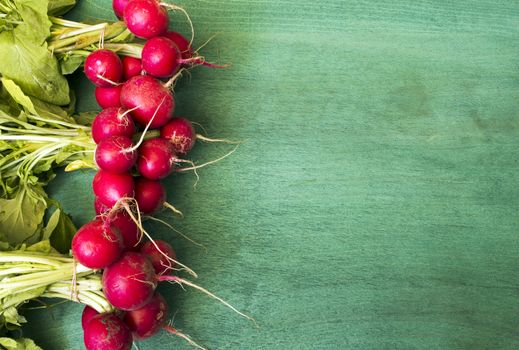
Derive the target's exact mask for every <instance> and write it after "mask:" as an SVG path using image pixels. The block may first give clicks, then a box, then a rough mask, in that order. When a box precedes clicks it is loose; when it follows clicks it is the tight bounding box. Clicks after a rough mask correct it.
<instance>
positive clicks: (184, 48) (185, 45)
mask: <svg viewBox="0 0 519 350" xmlns="http://www.w3.org/2000/svg"><path fill="white" fill-rule="evenodd" d="M163 36H165V37H166V38H168V39H169V40H171V41H173V42H174V43H175V45H177V47H178V49H179V50H180V53H181V55H182V58H183V59H185V60H187V59H189V58H191V57H193V48H192V47H191V45H190V44H189V40H187V39H186V38H185V37H184V36H183V35H182V34H180V33H178V32H166V33H164V34H163Z"/></svg>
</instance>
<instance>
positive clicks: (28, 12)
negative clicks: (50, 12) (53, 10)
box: [14, 0, 52, 44]
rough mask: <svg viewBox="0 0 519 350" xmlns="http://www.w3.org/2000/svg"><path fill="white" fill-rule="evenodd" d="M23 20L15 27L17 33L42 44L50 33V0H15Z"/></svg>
mask: <svg viewBox="0 0 519 350" xmlns="http://www.w3.org/2000/svg"><path fill="white" fill-rule="evenodd" d="M14 3H15V6H16V9H17V11H18V14H19V15H20V17H21V18H22V20H23V23H21V24H19V25H18V26H17V27H16V28H15V30H14V31H15V32H16V35H18V36H20V37H22V36H23V37H25V38H27V39H31V40H33V41H35V42H36V43H37V44H42V43H43V42H44V41H45V40H46V39H47V38H48V37H49V35H50V26H51V25H52V23H51V22H50V20H49V17H48V16H47V8H48V0H14Z"/></svg>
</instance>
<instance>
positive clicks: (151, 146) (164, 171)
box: [137, 137, 177, 180]
mask: <svg viewBox="0 0 519 350" xmlns="http://www.w3.org/2000/svg"><path fill="white" fill-rule="evenodd" d="M176 160H177V157H176V155H175V150H174V149H173V146H172V145H171V144H170V143H169V141H168V140H166V139H163V138H160V137H158V138H154V139H150V140H146V141H144V142H143V143H142V145H141V147H140V148H139V158H138V159H137V170H139V173H140V174H141V175H142V176H144V177H145V178H147V179H150V180H160V179H163V178H165V177H166V176H168V175H169V174H171V172H172V171H173V169H174V167H175V161H176Z"/></svg>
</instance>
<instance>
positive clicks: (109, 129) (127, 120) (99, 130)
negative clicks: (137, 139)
mask: <svg viewBox="0 0 519 350" xmlns="http://www.w3.org/2000/svg"><path fill="white" fill-rule="evenodd" d="M129 113H130V112H129V111H124V110H123V109H122V108H116V107H111V108H107V109H104V110H103V111H101V113H99V114H98V115H97V116H96V117H95V118H94V121H93V122H92V138H93V139H94V142H95V143H99V142H101V141H102V140H104V139H106V138H108V137H110V136H126V137H128V138H131V137H132V136H133V134H134V133H135V124H134V122H133V119H132V118H131V116H130V115H129Z"/></svg>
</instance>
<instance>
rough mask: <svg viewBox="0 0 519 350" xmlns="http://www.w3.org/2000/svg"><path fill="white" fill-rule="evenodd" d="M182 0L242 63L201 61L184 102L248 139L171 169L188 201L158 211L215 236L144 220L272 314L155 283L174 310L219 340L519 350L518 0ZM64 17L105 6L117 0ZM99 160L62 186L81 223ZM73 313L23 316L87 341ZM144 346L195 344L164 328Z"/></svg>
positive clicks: (101, 14)
mask: <svg viewBox="0 0 519 350" xmlns="http://www.w3.org/2000/svg"><path fill="white" fill-rule="evenodd" d="M179 4H180V5H183V6H185V8H186V9H187V10H188V11H189V13H190V14H191V16H192V19H193V22H194V24H195V27H196V30H197V40H196V43H197V44H201V43H203V42H204V41H205V40H206V39H207V38H209V37H210V36H211V35H212V34H214V33H219V36H218V37H217V38H216V39H214V40H213V41H212V42H211V43H210V44H209V45H208V46H207V47H205V48H204V50H203V53H204V54H205V55H206V57H207V58H208V59H210V60H214V61H218V62H232V63H233V65H232V67H231V68H230V69H226V70H211V69H207V68H198V69H196V70H194V71H193V73H192V76H191V78H190V79H186V80H185V81H184V82H182V83H181V84H180V85H179V86H178V89H177V101H178V105H179V106H178V111H179V114H182V115H186V116H189V117H190V118H192V119H194V120H196V121H197V122H199V123H201V124H202V125H204V127H205V128H206V130H207V132H208V133H209V134H210V135H211V136H221V137H228V138H231V139H238V140H246V143H244V144H243V145H242V146H241V147H240V148H239V150H238V151H237V152H236V153H235V154H234V155H233V156H232V157H230V158H229V159H227V160H225V161H222V162H220V163H219V164H218V165H215V166H213V167H210V168H206V169H203V170H201V171H200V176H201V179H200V182H199V184H198V186H197V188H196V189H193V183H194V180H195V178H194V176H193V175H191V174H181V175H176V176H173V177H172V178H171V179H169V180H168V181H167V184H168V189H169V190H168V191H169V196H170V197H169V199H170V201H171V202H172V203H174V204H175V205H176V206H178V207H179V208H180V209H182V210H183V211H184V213H185V215H186V218H185V219H184V220H175V219H173V218H171V217H170V216H168V215H167V214H164V215H162V217H163V218H165V219H167V220H169V221H170V222H172V223H173V224H174V225H175V227H177V228H179V229H181V230H182V231H183V232H185V233H187V234H189V236H190V237H192V238H193V239H195V240H197V241H199V242H201V243H203V244H204V245H205V246H206V247H207V251H205V250H204V249H201V248H199V247H197V246H194V245H192V244H191V243H189V242H187V241H185V240H183V239H181V238H180V237H179V236H178V235H176V234H175V233H172V232H171V231H169V230H168V229H166V228H164V227H161V226H160V225H150V226H149V227H151V229H152V230H153V231H154V232H155V233H156V235H157V236H158V237H163V238H164V237H165V238H167V239H168V240H170V241H171V242H172V243H173V244H174V246H175V247H176V248H177V250H178V255H179V257H180V259H181V260H182V261H183V262H185V263H187V264H188V265H190V266H191V267H193V268H194V269H195V270H196V271H198V272H199V274H200V278H199V279H198V283H199V284H201V285H203V286H205V287H207V288H208V289H210V290H212V291H215V292H217V293H218V294H219V295H221V296H223V297H224V298H225V299H227V300H229V301H230V302H232V303H233V304H234V305H236V306H237V307H239V308H240V309H241V310H244V311H246V312H248V313H250V314H252V315H253V316H254V317H255V318H256V320H257V321H258V323H259V324H260V328H259V329H258V328H255V327H254V325H253V324H252V323H250V322H248V321H246V320H244V319H242V318H240V317H238V316H237V315H235V314H233V313H232V312H230V311H229V310H228V309H226V308H225V307H223V306H222V305H220V304H218V303H217V302H216V301H214V300H212V299H210V298H207V297H206V296H203V295H201V294H200V293H198V292H196V291H193V290H188V291H186V292H184V291H182V290H181V289H180V288H178V287H174V286H162V287H161V291H162V292H163V293H164V294H166V295H167V296H168V299H169V300H170V301H171V304H172V309H173V310H172V311H175V310H178V311H177V313H176V314H175V319H174V320H175V325H176V326H177V327H178V328H180V329H182V330H183V331H184V332H186V333H188V334H190V335H191V336H192V337H193V338H194V339H196V340H197V341H199V342H200V343H201V344H204V345H205V346H207V347H209V348H212V349H519V324H518V321H519V269H518V256H519V237H518V226H519V217H518V205H519V199H518V198H519V186H518V185H519V147H518V145H519V119H518V118H519V51H518V49H519V2H517V1H512V0H510V1H505V0H497V1H496V0H493V1H490V0H472V1H470V0H459V1H446V0H418V1H404V0H379V1H368V0H360V1H352V0H329V1H321V2H319V1H311V0H300V1H288V0H278V1H274V0H263V1H245V0H225V1H224V0H207V1H201V0H193V1H187V0H186V1H181V2H179ZM71 16H72V17H73V18H76V19H99V18H112V17H111V14H110V1H109V0H96V1H91V0H80V1H79V5H78V7H77V8H76V9H75V11H74V12H73V13H72V15H71ZM171 24H172V25H178V26H179V27H178V28H180V29H181V30H184V31H185V29H186V28H187V27H186V26H185V21H184V20H183V18H182V17H181V15H173V16H172V22H171ZM75 86H77V87H78V88H79V89H80V90H79V91H80V107H81V109H83V110H85V109H91V108H93V107H94V106H95V103H94V102H93V98H92V87H91V86H90V85H89V84H87V83H85V82H84V81H82V80H81V79H80V78H78V77H76V78H75ZM228 150H230V146H228V145H204V144H200V145H198V146H197V147H196V149H195V150H194V152H193V153H192V158H193V159H194V160H196V161H199V162H201V161H203V160H209V159H213V158H216V157H218V156H219V155H221V154H223V153H225V152H227V151H228ZM92 176H93V174H92V173H91V172H83V173H76V174H67V175H61V176H60V178H59V179H58V180H57V181H56V182H55V183H54V184H53V186H52V187H51V189H52V192H53V193H54V195H55V196H56V197H57V198H59V199H61V200H63V202H64V205H65V207H66V208H67V209H68V210H69V211H70V212H71V213H72V214H73V215H74V218H75V220H76V222H77V223H84V222H86V221H87V220H89V219H90V218H91V217H92V215H93V209H92V208H91V202H92V193H91V189H90V187H89V182H90V181H91V179H92ZM80 312H81V308H80V307H77V306H75V305H69V306H66V307H63V306H60V307H55V308H52V309H50V310H49V311H45V310H44V311H41V310H38V311H34V312H31V313H30V317H29V318H30V324H29V327H27V331H26V334H28V335H30V336H32V337H34V338H35V339H36V340H37V341H38V342H39V343H40V344H42V345H43V346H44V347H45V348H46V349H80V348H82V345H81V344H82V340H81V339H82V338H81V337H82V332H81V326H80V321H79V318H80ZM139 348H140V349H141V350H150V349H154V350H155V349H156V350H158V349H190V347H189V346H187V345H185V343H184V342H183V341H182V340H179V339H177V338H175V337H174V336H170V335H166V334H161V335H159V336H157V337H155V338H154V339H152V340H149V341H145V342H141V343H139Z"/></svg>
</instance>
